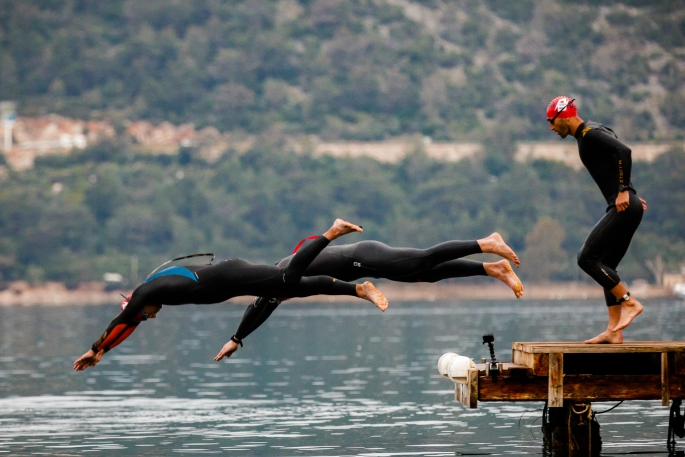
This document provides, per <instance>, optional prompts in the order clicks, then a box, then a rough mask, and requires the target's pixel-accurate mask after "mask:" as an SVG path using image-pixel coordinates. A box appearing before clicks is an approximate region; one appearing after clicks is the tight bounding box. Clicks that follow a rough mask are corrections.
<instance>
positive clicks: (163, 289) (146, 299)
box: [91, 236, 357, 353]
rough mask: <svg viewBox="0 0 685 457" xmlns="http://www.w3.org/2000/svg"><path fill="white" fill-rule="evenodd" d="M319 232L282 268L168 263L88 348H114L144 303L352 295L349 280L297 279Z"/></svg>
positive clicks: (318, 247) (321, 242)
mask: <svg viewBox="0 0 685 457" xmlns="http://www.w3.org/2000/svg"><path fill="white" fill-rule="evenodd" d="M328 243H329V241H328V240H327V239H326V238H325V237H323V236H319V237H318V238H317V239H316V240H314V241H313V242H312V243H310V244H308V245H307V246H305V247H304V248H302V249H301V250H300V251H298V252H297V254H295V255H294V256H293V257H292V261H291V262H289V263H288V264H287V265H284V266H281V267H279V266H270V265H256V264H251V263H249V262H246V261H245V260H241V259H230V260H224V261H222V262H220V263H219V264H217V265H209V266H187V267H180V266H173V267H170V268H167V269H164V270H162V271H160V272H158V273H156V274H154V275H152V276H150V277H149V278H148V279H147V280H146V281H145V283H143V284H142V285H140V286H139V287H138V288H136V290H135V291H134V292H133V294H132V295H131V298H130V300H129V302H128V305H127V306H126V308H125V309H124V310H123V311H122V312H121V313H120V314H119V315H118V316H117V317H116V318H114V320H112V322H111V323H110V324H109V326H108V327H107V329H106V330H105V332H104V333H103V334H102V336H101V337H100V338H99V339H98V340H97V341H96V342H95V343H93V346H92V347H91V348H92V349H93V351H95V352H96V353H97V352H98V351H100V350H102V349H104V350H105V351H108V350H110V349H111V348H113V347H115V346H116V345H118V344H119V343H121V342H122V341H123V340H125V339H126V338H127V337H128V336H129V335H130V334H131V333H132V332H133V330H135V328H136V326H137V325H138V324H139V323H140V322H141V321H142V320H144V319H145V315H144V314H143V313H142V310H143V307H144V306H145V305H151V304H164V305H183V304H188V303H195V304H211V303H220V302H223V301H225V300H228V299H229V298H232V297H236V296H240V295H267V296H269V297H275V298H276V299H279V300H283V299H286V298H293V297H308V296H310V295H318V294H324V295H350V296H355V297H356V296H357V292H356V286H355V284H350V283H347V282H344V281H337V280H336V279H334V278H331V277H329V276H321V275H312V276H309V277H303V273H304V272H305V269H306V268H307V267H308V266H309V264H310V263H311V262H312V260H314V259H315V257H316V256H317V255H318V254H319V253H320V252H321V251H322V250H323V249H324V248H325V247H326V246H327V245H328Z"/></svg>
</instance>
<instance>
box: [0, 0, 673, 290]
mask: <svg viewBox="0 0 685 457" xmlns="http://www.w3.org/2000/svg"><path fill="white" fill-rule="evenodd" d="M683 55H685V3H684V2H682V1H674V0H669V1H661V2H639V1H632V0H624V1H611V2H606V1H605V2H595V1H590V0H587V1H581V2H577V1H576V2H571V1H561V0H557V1H548V0H517V1H516V2H513V1H508V0H487V1H476V0H459V1H456V0H455V1H440V0H433V1H431V0H422V1H413V2H410V1H403V0H392V1H391V0H388V1H383V0H360V1H355V2H350V1H344V0H300V1H296V0H282V1H265V0H249V1H239V0H235V1H219V0H196V1H192V2H189V1H185V0H146V1H136V0H110V1H107V2H93V1H89V0H40V1H38V0H21V1H20V0H0V99H9V100H16V101H18V104H19V112H20V114H21V115H26V116H38V115H42V114H46V113H58V114H62V115H65V116H71V117H75V118H83V119H108V120H111V121H114V122H115V125H116V126H117V127H118V128H123V125H124V120H126V119H131V120H136V119H149V120H152V121H162V120H167V121H171V122H173V123H176V124H179V123H184V122H191V123H194V124H195V126H196V127H197V128H200V127H203V126H209V125H211V126H215V127H217V128H218V129H219V130H221V131H245V132H249V133H252V134H256V135H257V136H258V137H259V138H260V140H258V142H257V146H255V147H254V148H253V149H252V150H251V151H249V152H248V153H246V154H244V155H238V154H237V153H235V152H230V153H228V154H226V155H225V156H224V157H222V158H221V159H220V161H219V162H218V163H215V164H208V163H206V162H204V161H202V160H200V159H198V158H197V157H196V154H194V152H195V151H194V150H193V149H192V148H189V149H184V150H182V151H181V154H179V155H178V156H174V157H169V156H163V157H153V156H146V155H136V154H134V153H133V152H132V150H133V148H131V147H130V145H128V144H126V143H123V142H119V140H116V141H113V142H111V143H102V144H99V145H95V146H91V147H90V148H88V149H86V150H85V151H83V152H78V153H77V152H75V153H72V154H70V155H68V156H59V157H58V156H54V157H44V158H40V159H39V160H38V161H37V162H36V166H35V168H34V169H32V170H28V171H25V172H21V173H17V172H13V171H10V172H9V174H8V175H7V176H6V177H4V178H0V282H2V283H5V284H6V283H7V282H8V281H10V280H15V279H27V280H29V281H31V282H36V283H38V282H42V281H45V280H60V281H64V282H66V283H67V284H68V285H70V286H75V285H77V284H78V283H79V282H81V281H89V280H99V279H100V278H101V277H102V274H103V273H104V272H106V271H115V272H120V273H122V274H124V275H125V276H127V277H128V278H129V279H131V280H134V281H135V280H136V279H138V280H139V279H141V277H142V276H144V275H145V274H146V273H147V272H148V271H150V270H151V269H152V268H154V267H155V266H157V265H158V264H159V263H161V262H162V261H164V260H167V259H168V258H171V257H174V256H178V255H184V254H190V253H193V252H205V251H211V252H214V253H216V254H217V256H218V257H220V258H225V257H234V256H235V257H244V258H247V259H250V260H254V261H265V262H269V263H272V262H275V261H277V260H278V259H280V258H281V257H282V256H284V255H286V254H288V253H289V252H290V250H291V249H292V247H293V246H294V245H295V244H296V243H297V241H299V240H300V239H301V238H303V237H304V236H306V235H309V234H312V233H320V232H321V231H322V230H324V229H325V228H326V227H327V226H328V224H330V222H332V221H333V219H334V218H335V217H344V218H347V219H349V220H352V221H355V222H358V223H361V224H363V225H364V228H365V233H364V235H362V236H357V235H355V236H354V237H353V238H352V237H351V238H350V241H356V240H359V239H363V238H367V239H369V238H370V239H378V240H381V241H385V242H388V243H390V244H393V245H402V246H417V247H427V246H430V245H432V244H435V243H438V242H440V241H444V240H447V239H455V238H456V239H468V238H478V237H482V236H485V235H487V234H489V233H491V232H492V231H495V230H498V231H500V233H502V235H504V236H505V238H506V239H507V240H508V241H509V242H510V243H511V245H512V246H513V247H514V248H515V249H517V250H518V251H519V254H521V255H522V257H523V259H524V267H523V268H522V271H521V273H522V276H523V277H524V278H530V279H534V280H538V281H546V280H559V279H564V280H572V279H581V278H583V277H584V275H582V274H581V272H580V271H579V269H578V268H577V266H575V253H576V252H577V251H578V249H579V248H580V246H581V245H582V242H583V240H584V239H585V236H586V235H587V233H588V232H589V230H590V229H591V228H592V226H593V224H594V223H595V222H596V221H597V220H598V219H599V218H600V217H601V215H602V213H603V211H604V208H605V206H606V205H605V203H604V202H603V200H602V197H601V194H600V193H599V190H598V189H597V188H596V186H595V184H594V183H593V182H592V181H591V180H590V178H589V176H588V174H587V172H586V171H585V170H581V171H574V170H572V169H570V168H567V167H565V166H563V165H561V164H558V163H551V162H534V163H527V164H522V163H516V162H513V161H512V160H511V157H512V153H513V151H514V148H515V142H516V141H519V140H548V141H556V138H557V137H556V136H554V135H553V134H551V133H550V132H549V131H548V125H547V123H546V122H545V121H544V115H545V113H544V110H545V107H546V104H547V103H548V101H549V100H550V99H551V98H552V97H554V96H556V95H558V94H560V93H563V94H568V95H571V96H574V97H577V98H578V103H579V105H580V107H581V115H582V116H583V117H584V118H590V119H593V120H597V121H600V122H604V123H607V124H608V125H610V126H612V127H613V128H614V129H615V130H616V131H617V132H618V133H619V135H620V137H621V138H622V139H624V140H626V141H628V142H631V141H646V140H674V139H676V140H677V139H682V138H683V133H682V132H683V128H684V127H685V114H683V113H685V111H684V110H683V109H682V106H684V105H685V93H684V92H683V83H684V80H685V78H684V77H683V76H684V75H685V64H684V62H683ZM290 134H316V135H319V136H320V137H321V138H323V139H328V140H362V141H367V140H382V139H387V138H391V137H393V136H396V135H403V134H422V135H429V136H431V137H432V138H433V140H436V141H479V142H482V143H483V144H484V145H485V148H486V153H485V154H484V155H483V156H481V157H476V158H474V159H473V160H467V161H463V162H460V163H438V162H435V161H431V160H429V159H428V158H427V157H426V156H424V155H423V154H422V153H421V151H417V152H416V154H413V155H411V156H409V157H407V158H406V159H405V160H404V161H402V162H401V163H398V164H381V163H378V162H375V161H372V160H361V159H358V160H351V159H334V158H331V157H321V158H313V157H311V156H308V155H307V154H303V155H293V154H289V153H285V152H284V149H283V148H282V144H280V143H279V142H278V141H276V140H273V138H279V137H282V136H283V135H290ZM566 141H572V140H569V139H567V140H566ZM633 169H634V182H635V185H636V187H637V189H638V190H639V192H640V195H641V196H643V197H645V198H646V199H647V200H648V202H649V207H650V209H649V210H648V212H647V213H646V215H645V219H644V222H643V225H642V227H641V229H640V231H639V232H638V235H637V237H636V239H635V241H634V243H633V247H632V248H631V252H630V254H629V257H628V258H627V259H626V261H625V263H624V264H623V265H622V270H621V273H622V274H623V275H625V277H626V278H628V279H636V278H646V279H650V280H652V279H653V278H651V275H650V273H649V271H648V270H647V269H646V268H645V266H644V265H645V262H646V261H647V260H650V259H654V258H655V257H656V255H658V254H661V255H662V257H663V258H664V260H665V261H666V263H667V265H668V266H669V268H671V269H677V268H678V266H679V263H680V262H681V261H682V259H683V258H685V235H684V234H683V230H682V226H683V221H685V214H682V213H683V211H685V209H683V208H685V201H684V200H685V184H684V182H685V181H684V180H683V179H682V176H684V175H685V153H683V151H682V150H679V149H676V150H674V151H672V152H670V153H668V154H666V155H664V156H662V157H660V158H659V159H658V160H657V161H656V162H654V163H652V164H646V163H639V164H635V166H634V167H633ZM132 256H136V257H137V258H138V259H139V262H140V263H139V271H138V275H137V277H135V276H136V274H135V271H134V270H132V266H131V259H132ZM526 256H528V257H529V258H530V259H531V262H529V264H528V265H526V263H525V261H526Z"/></svg>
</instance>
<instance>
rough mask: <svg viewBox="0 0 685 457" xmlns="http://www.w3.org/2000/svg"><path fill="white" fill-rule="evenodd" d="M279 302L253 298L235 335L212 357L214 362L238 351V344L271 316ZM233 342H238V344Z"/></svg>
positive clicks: (274, 299) (273, 299) (271, 299)
mask: <svg viewBox="0 0 685 457" xmlns="http://www.w3.org/2000/svg"><path fill="white" fill-rule="evenodd" d="M281 302H282V300H278V299H276V298H264V297H257V298H255V299H254V301H253V302H252V303H250V305H249V306H248V307H247V309H246V310H245V314H243V320H242V321H241V322H240V325H239V326H238V330H237V331H236V332H235V335H233V337H231V340H230V341H229V342H228V343H226V344H224V347H222V348H221V351H219V354H217V356H216V357H214V360H216V361H217V362H218V361H219V360H221V359H223V358H224V357H226V358H229V357H230V356H232V355H233V353H234V352H235V351H237V350H238V347H239V345H240V344H242V343H239V342H242V340H243V339H244V338H246V337H247V336H248V335H249V334H250V333H252V332H254V331H255V330H257V328H259V326H260V325H262V324H263V323H264V322H265V321H266V320H267V319H268V318H269V316H271V313H273V312H274V310H275V309H276V308H277V307H278V305H280V304H281ZM234 340H238V342H236V341H234Z"/></svg>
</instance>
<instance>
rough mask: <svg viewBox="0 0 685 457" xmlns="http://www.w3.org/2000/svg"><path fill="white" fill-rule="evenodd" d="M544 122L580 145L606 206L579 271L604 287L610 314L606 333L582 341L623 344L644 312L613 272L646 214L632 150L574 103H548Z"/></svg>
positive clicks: (566, 100)
mask: <svg viewBox="0 0 685 457" xmlns="http://www.w3.org/2000/svg"><path fill="white" fill-rule="evenodd" d="M547 121H548V122H549V129H550V130H553V131H555V132H556V133H557V135H559V136H561V137H562V138H566V137H567V136H568V135H569V134H571V135H573V136H574V137H575V139H576V141H578V151H579V153H580V160H581V161H582V162H583V165H585V168H587V170H588V171H589V172H590V176H592V179H594V181H595V182H596V183H597V186H599V189H600V191H601V192H602V195H604V199H605V200H606V202H607V205H609V206H608V207H607V210H606V214H605V215H604V216H603V217H602V219H600V220H599V222H598V223H597V225H595V227H594V228H593V229H592V231H591V232H590V234H589V235H588V237H587V239H586V240H585V244H583V247H582V248H581V249H580V252H579V253H578V266H580V268H581V269H582V270H583V271H585V272H586V273H587V274H588V275H590V276H591V277H592V279H594V280H595V281H597V283H598V284H599V285H601V286H602V287H603V288H604V296H605V299H606V304H607V307H608V311H609V324H608V326H607V329H606V330H605V331H604V332H602V333H600V334H599V335H597V336H596V337H594V338H592V339H589V340H586V341H585V342H586V343H593V344H596V343H622V342H623V332H622V330H623V329H624V328H626V327H628V325H630V323H631V322H632V321H633V319H634V318H635V317H636V316H637V315H638V314H640V313H641V312H642V309H643V308H642V304H641V303H640V302H639V301H637V300H636V299H635V297H633V296H631V295H630V292H628V289H627V287H626V285H625V284H624V283H623V282H621V279H620V278H619V276H618V274H617V272H616V268H617V267H618V263H619V262H620V261H621V259H623V256H624V255H625V253H626V251H627V250H628V246H629V245H630V241H631V239H632V238H633V234H634V233H635V231H636V230H637V227H638V226H639V225H640V221H641V220H642V213H643V211H644V210H646V209H647V204H646V202H645V201H644V200H642V199H641V198H638V196H637V192H636V190H635V188H634V187H633V184H632V182H631V181H630V173H631V169H632V160H631V156H630V153H631V151H630V148H628V146H626V145H625V144H623V143H622V142H620V141H619V140H618V139H617V138H616V134H615V133H614V132H613V130H611V129H610V128H608V127H605V126H603V125H602V124H599V123H597V122H592V121H587V122H586V121H583V120H582V119H581V118H580V117H578V109H577V107H576V105H575V103H574V102H573V100H572V99H570V98H569V97H566V96H559V97H556V98H555V99H554V100H552V102H551V103H550V104H549V106H548V107H547Z"/></svg>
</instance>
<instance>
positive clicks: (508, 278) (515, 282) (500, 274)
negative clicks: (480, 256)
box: [483, 260, 523, 298]
mask: <svg viewBox="0 0 685 457" xmlns="http://www.w3.org/2000/svg"><path fill="white" fill-rule="evenodd" d="M483 268H485V272H486V273H487V274H488V276H491V277H493V278H496V279H499V280H500V281H502V282H503V283H504V284H506V285H507V286H509V288H510V289H511V290H513V291H514V295H516V298H521V297H522V296H523V284H522V283H521V280H520V279H519V277H518V276H516V273H514V270H513V269H512V268H511V265H509V262H508V261H507V260H500V261H499V262H494V263H484V264H483Z"/></svg>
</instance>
